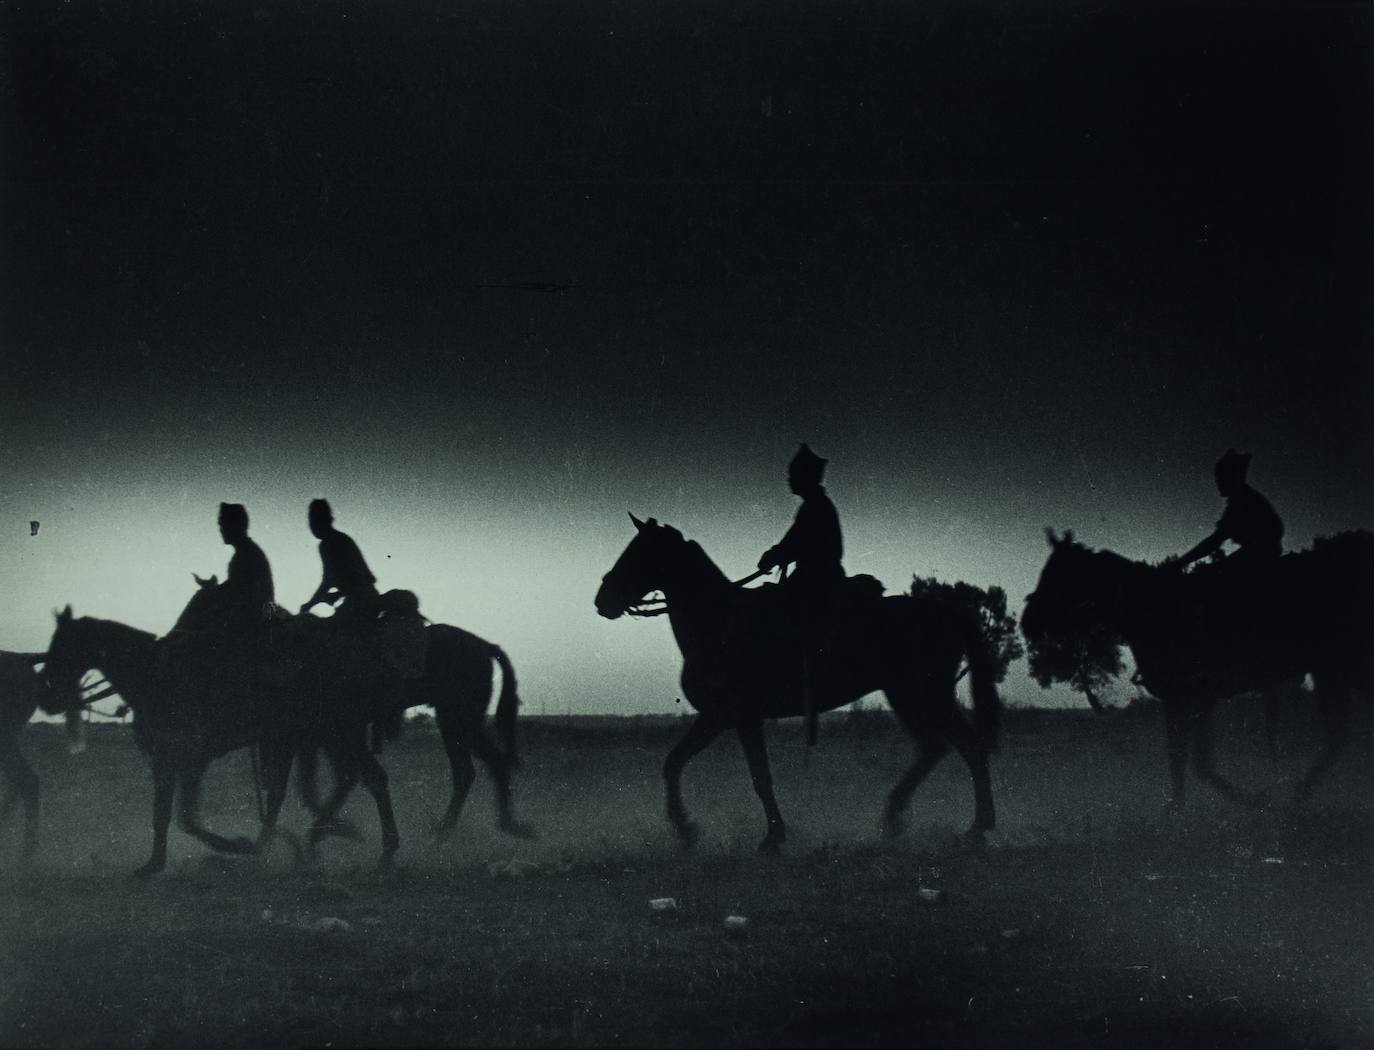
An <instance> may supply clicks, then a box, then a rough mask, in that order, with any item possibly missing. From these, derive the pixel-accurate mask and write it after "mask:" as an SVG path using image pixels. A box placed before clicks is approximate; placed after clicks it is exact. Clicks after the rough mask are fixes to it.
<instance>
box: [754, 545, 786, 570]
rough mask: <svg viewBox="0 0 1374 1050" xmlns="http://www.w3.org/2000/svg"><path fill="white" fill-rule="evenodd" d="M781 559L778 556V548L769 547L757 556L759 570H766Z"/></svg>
mask: <svg viewBox="0 0 1374 1050" xmlns="http://www.w3.org/2000/svg"><path fill="white" fill-rule="evenodd" d="M780 561H781V559H780V558H779V557H778V548H776V547H769V548H768V549H767V550H766V551H764V552H763V554H762V555H761V556H760V557H759V572H767V571H768V570H770V569H774V568H776V567H777V566H778V564H779V562H780Z"/></svg>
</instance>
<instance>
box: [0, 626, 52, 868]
mask: <svg viewBox="0 0 1374 1050" xmlns="http://www.w3.org/2000/svg"><path fill="white" fill-rule="evenodd" d="M43 659H44V657H43V654H42V653H9V652H0V773H3V774H4V777H5V800H4V803H3V808H0V814H3V816H5V817H8V816H9V813H10V810H11V809H12V808H13V807H14V805H15V803H16V802H19V801H22V802H23V804H24V832H23V840H22V841H23V844H22V846H21V851H22V852H21V856H22V858H23V860H24V861H25V862H27V861H29V860H30V859H31V858H32V857H33V854H34V851H35V850H36V849H37V848H38V820H39V782H38V774H37V773H35V772H34V771H33V767H32V766H31V765H29V763H28V760H27V759H25V758H24V754H23V752H22V751H20V750H19V733H20V731H21V730H22V729H23V728H24V726H26V725H28V723H29V719H30V718H32V717H33V713H34V712H35V711H37V710H38V705H39V700H40V699H41V698H42V696H43V691H44V682H43V678H42V676H41V675H40V674H39V673H38V672H37V671H36V670H35V669H34V667H35V665H37V664H39V663H42V661H43Z"/></svg>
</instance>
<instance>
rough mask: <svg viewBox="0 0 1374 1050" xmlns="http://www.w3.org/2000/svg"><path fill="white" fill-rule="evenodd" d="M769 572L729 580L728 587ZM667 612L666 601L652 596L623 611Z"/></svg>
mask: <svg viewBox="0 0 1374 1050" xmlns="http://www.w3.org/2000/svg"><path fill="white" fill-rule="evenodd" d="M770 571H771V570H769V569H759V570H758V571H757V572H751V573H750V574H749V575H748V576H745V577H742V578H741V579H738V580H731V581H730V586H731V587H743V586H745V585H746V584H750V583H753V582H754V581H755V580H757V579H758V578H759V577H760V576H767V575H768V573H769V572H770ZM654 593H662V592H654ZM667 611H668V599H667V598H654V597H652V596H649V597H645V598H644V599H643V600H642V601H639V602H636V603H635V604H634V605H632V606H630V607H629V608H628V609H626V610H625V612H626V613H627V614H628V615H630V616H662V615H663V614H664V613H666V612H667Z"/></svg>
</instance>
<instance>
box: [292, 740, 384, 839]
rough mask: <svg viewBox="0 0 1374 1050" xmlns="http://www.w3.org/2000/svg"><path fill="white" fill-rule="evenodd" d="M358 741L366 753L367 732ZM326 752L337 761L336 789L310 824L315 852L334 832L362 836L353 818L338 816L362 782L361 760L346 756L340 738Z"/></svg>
mask: <svg viewBox="0 0 1374 1050" xmlns="http://www.w3.org/2000/svg"><path fill="white" fill-rule="evenodd" d="M354 744H355V746H356V747H357V749H358V750H360V751H363V752H366V750H367V742H366V739H365V735H364V734H359V735H358V739H357V740H356V741H355V742H354ZM350 750H351V749H350ZM326 751H327V753H328V754H329V758H330V761H331V762H333V764H334V792H333V794H331V795H330V796H329V798H328V799H327V800H325V801H324V802H322V803H320V808H319V810H318V811H317V812H316V814H315V822H314V823H313V824H311V825H310V838H309V846H308V851H309V853H310V854H311V855H313V854H314V852H315V847H316V846H317V845H318V844H319V842H320V841H321V840H322V839H325V838H328V837H329V836H330V835H336V836H338V837H340V838H349V839H357V838H361V835H359V833H358V830H357V828H355V827H354V826H353V824H352V823H351V822H350V821H347V820H343V819H342V818H340V817H339V815H338V814H339V810H341V809H343V804H344V803H345V802H347V801H348V796H349V794H351V793H352V791H353V788H354V787H355V786H356V785H357V783H358V761H357V760H356V759H355V758H354V757H353V756H352V754H349V755H348V757H347V758H344V757H343V755H342V751H341V748H340V745H339V743H338V742H337V741H335V742H334V743H332V744H330V745H326ZM374 761H375V759H374Z"/></svg>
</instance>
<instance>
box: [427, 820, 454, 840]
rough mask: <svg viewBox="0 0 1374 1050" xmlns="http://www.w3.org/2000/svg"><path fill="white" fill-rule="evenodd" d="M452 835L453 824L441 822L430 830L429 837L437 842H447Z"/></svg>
mask: <svg viewBox="0 0 1374 1050" xmlns="http://www.w3.org/2000/svg"><path fill="white" fill-rule="evenodd" d="M452 834H453V823H451V822H449V821H445V820H441V821H439V822H438V823H437V824H434V825H433V826H431V827H430V829H429V837H430V838H431V839H432V840H433V841H435V842H446V841H447V840H448V837H449V836H450V835H452Z"/></svg>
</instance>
